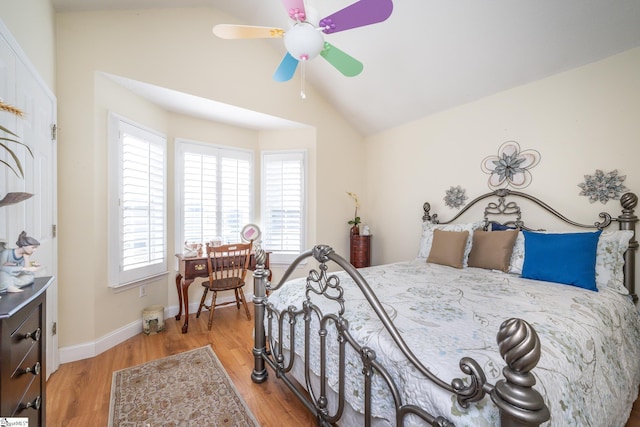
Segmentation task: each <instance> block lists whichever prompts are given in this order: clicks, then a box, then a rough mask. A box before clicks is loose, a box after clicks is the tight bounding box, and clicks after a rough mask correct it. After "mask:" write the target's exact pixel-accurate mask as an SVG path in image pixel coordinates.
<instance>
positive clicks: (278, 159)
mask: <svg viewBox="0 0 640 427" xmlns="http://www.w3.org/2000/svg"><path fill="white" fill-rule="evenodd" d="M262 168H263V182H262V186H263V203H262V206H263V216H262V218H263V223H264V233H263V235H264V237H263V246H264V248H265V249H266V250H270V251H273V252H274V254H275V255H276V256H275V259H276V260H277V259H278V256H277V254H278V253H280V254H290V255H297V254H299V253H300V252H301V251H302V250H303V244H304V239H303V237H304V202H305V200H304V199H305V192H304V188H305V153H304V152H299V151H298V152H273V153H264V154H263V164H262ZM282 260H283V261H284V262H286V261H288V259H282Z"/></svg>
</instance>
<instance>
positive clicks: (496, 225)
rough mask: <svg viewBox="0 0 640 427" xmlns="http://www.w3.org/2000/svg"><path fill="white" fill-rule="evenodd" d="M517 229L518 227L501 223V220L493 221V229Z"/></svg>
mask: <svg viewBox="0 0 640 427" xmlns="http://www.w3.org/2000/svg"><path fill="white" fill-rule="evenodd" d="M506 230H516V227H512V226H510V225H504V224H500V223H499V222H493V221H492V222H491V231H506Z"/></svg>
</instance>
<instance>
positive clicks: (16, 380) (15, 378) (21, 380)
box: [8, 344, 43, 406]
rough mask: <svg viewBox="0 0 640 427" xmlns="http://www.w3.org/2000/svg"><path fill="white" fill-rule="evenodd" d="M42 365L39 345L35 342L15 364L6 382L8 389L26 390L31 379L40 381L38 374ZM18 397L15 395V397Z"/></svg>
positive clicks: (40, 373) (39, 374) (40, 372)
mask: <svg viewBox="0 0 640 427" xmlns="http://www.w3.org/2000/svg"><path fill="white" fill-rule="evenodd" d="M42 367H43V366H42V363H41V362H40V346H39V345H37V344H36V345H33V346H32V347H31V350H30V351H29V352H28V353H27V354H26V355H25V357H24V359H23V360H22V361H20V363H18V364H17V365H16V367H15V369H14V371H13V372H12V374H11V378H10V379H9V382H8V386H9V389H11V390H26V389H27V388H28V387H29V385H30V384H31V382H32V381H36V382H40V376H41V375H42V374H43V373H42ZM20 397H21V396H16V399H19V398H20ZM17 403H18V402H16V404H17ZM16 406H17V405H16Z"/></svg>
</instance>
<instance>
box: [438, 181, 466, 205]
mask: <svg viewBox="0 0 640 427" xmlns="http://www.w3.org/2000/svg"><path fill="white" fill-rule="evenodd" d="M466 191H467V190H465V189H464V188H462V187H460V186H459V185H458V186H455V187H449V189H448V190H447V191H446V195H445V196H444V204H445V205H447V206H449V207H450V208H451V209H460V208H461V207H462V206H464V204H465V200H467V199H468V197H467V194H466Z"/></svg>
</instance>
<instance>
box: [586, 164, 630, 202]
mask: <svg viewBox="0 0 640 427" xmlns="http://www.w3.org/2000/svg"><path fill="white" fill-rule="evenodd" d="M626 178H627V176H626V175H618V170H617V169H614V170H612V171H611V172H607V173H604V172H602V171H601V170H600V169H596V173H595V174H593V175H585V176H584V182H581V183H580V184H578V187H580V188H582V191H581V192H580V196H587V197H589V203H595V202H598V201H599V202H600V203H602V204H605V203H607V202H608V201H609V200H618V199H619V198H620V196H622V194H623V193H625V192H627V191H629V189H628V188H627V187H625V186H624V185H623V184H622V181H624V180H625V179H626Z"/></svg>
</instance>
